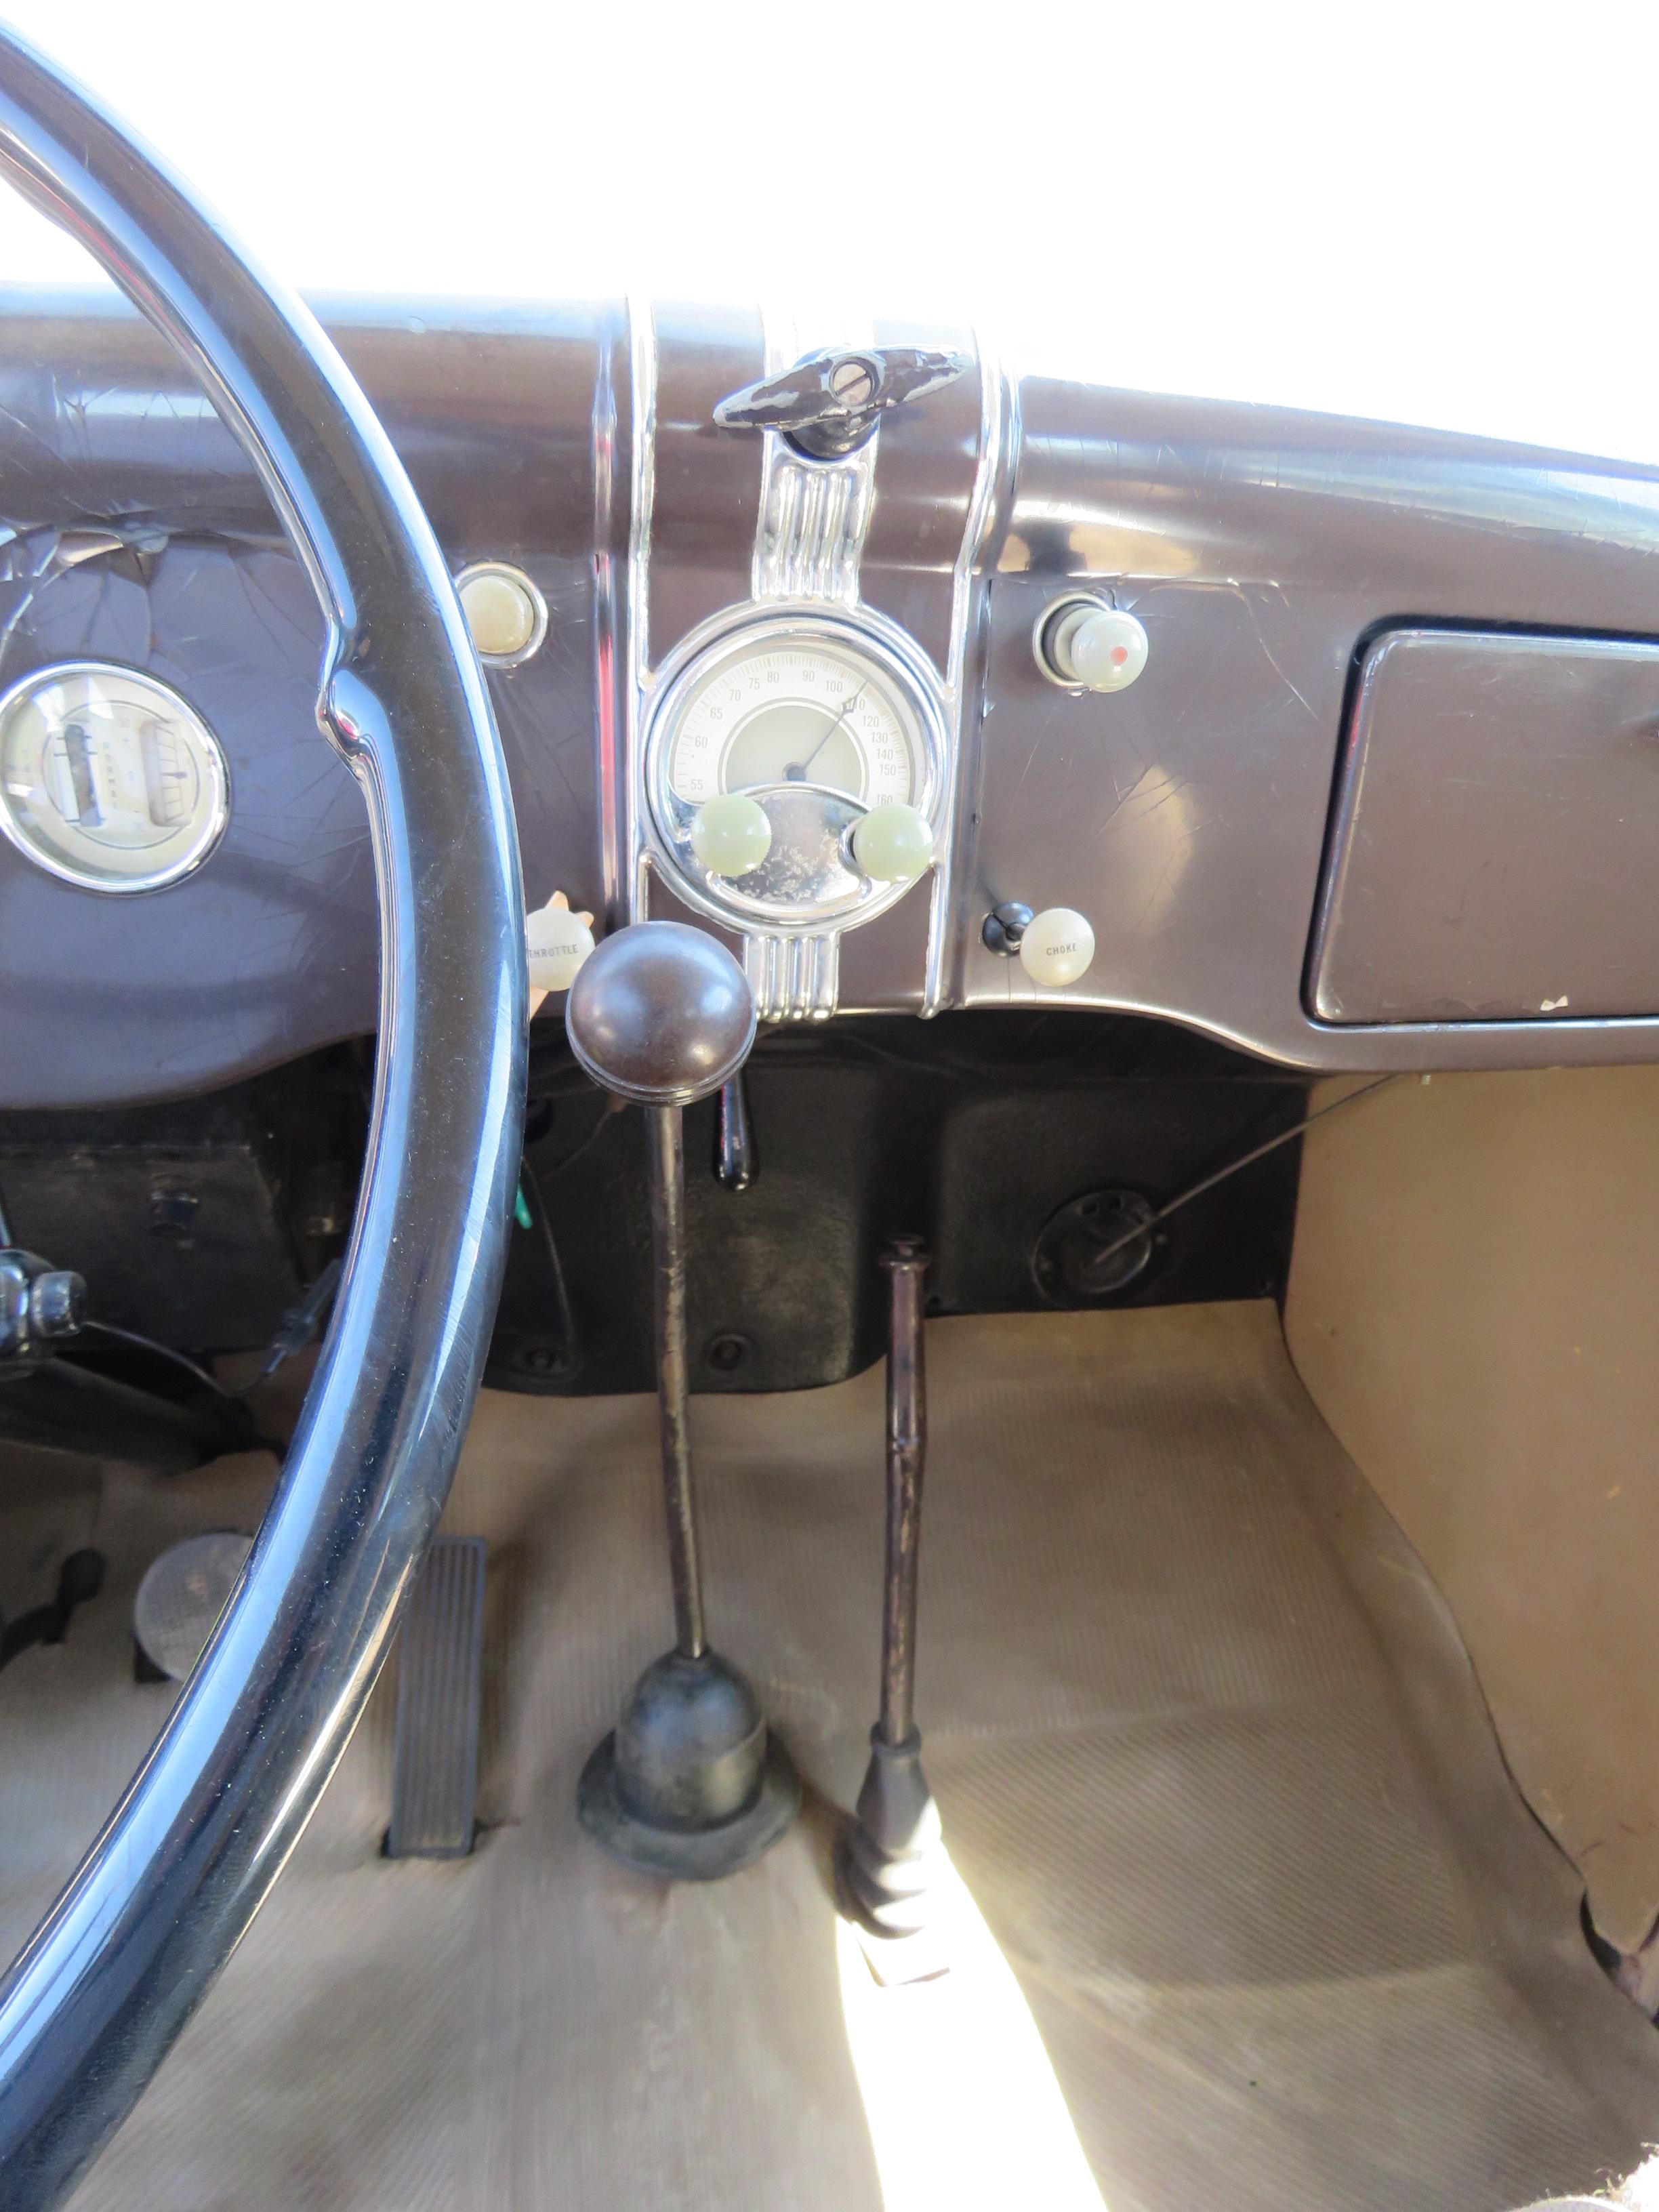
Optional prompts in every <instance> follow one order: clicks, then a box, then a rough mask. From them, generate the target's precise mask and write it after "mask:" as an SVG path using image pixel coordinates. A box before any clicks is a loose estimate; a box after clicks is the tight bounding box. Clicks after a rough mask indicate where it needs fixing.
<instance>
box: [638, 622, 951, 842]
mask: <svg viewBox="0 0 1659 2212" xmlns="http://www.w3.org/2000/svg"><path fill="white" fill-rule="evenodd" d="M921 750H922V746H921V732H920V729H919V727H918V726H917V719H916V715H915V710H914V708H912V707H911V706H910V705H909V703H908V701H907V700H906V699H905V697H904V696H903V694H902V692H901V690H899V688H898V685H897V684H896V683H895V681H894V680H893V678H892V677H891V676H890V674H889V673H888V672H887V671H886V670H884V668H882V667H881V666H880V665H878V663H876V662H875V661H873V660H872V659H869V658H868V657H867V656H866V655H865V654H863V653H859V652H856V651H854V650H853V649H852V648H850V647H843V646H842V645H839V644H836V643H832V642H829V641H823V640H821V639H817V638H814V637H811V636H810V635H809V636H806V637H784V638H779V639H776V640H775V641H769V640H766V639H760V640H757V641H754V642H752V643H751V644H750V645H749V646H748V647H747V649H746V650H745V649H744V648H743V647H739V648H738V650H737V651H735V652H733V653H730V654H729V655H726V656H724V657H722V659H720V660H719V661H718V662H716V663H715V665H714V666H712V667H710V668H708V669H707V670H705V671H703V672H702V674H701V675H700V676H699V678H697V680H696V682H695V683H694V684H692V685H691V686H690V689H689V690H688V691H687V693H686V695H685V697H684V703H683V704H682V705H681V707H680V708H679V712H678V717H677V720H676V728H675V733H674V739H673V752H672V760H671V765H670V769H669V776H670V781H671V784H672V787H673V789H674V791H675V793H676V794H677V796H678V797H679V798H681V799H684V800H686V801H687V802H688V803H690V804H691V805H696V803H697V802H698V801H700V800H702V799H711V798H713V797H714V793H716V792H732V791H738V792H754V791H763V790H766V789H769V788H770V787H775V786H777V785H780V784H814V785H817V787H819V788H821V789H823V790H826V791H832V792H836V793H840V794H841V795H842V797H844V798H848V799H857V800H859V801H860V803H861V804H862V805H864V806H866V807H871V806H877V805H882V804H884V803H886V802H890V801H894V800H898V801H902V803H904V804H905V805H909V804H911V803H912V802H913V801H914V799H915V793H916V787H917V784H918V781H920V762H921Z"/></svg>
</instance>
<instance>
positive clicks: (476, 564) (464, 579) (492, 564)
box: [455, 559, 547, 668]
mask: <svg viewBox="0 0 1659 2212" xmlns="http://www.w3.org/2000/svg"><path fill="white" fill-rule="evenodd" d="M480 576H501V577H503V578H505V580H507V582H508V583H509V584H511V585H512V586H513V589H514V590H515V591H520V592H523V593H524V595H525V598H526V599H527V600H528V601H529V603H530V635H529V636H528V637H527V638H526V641H525V642H524V643H523V644H522V645H521V646H520V647H519V648H518V650H517V652H515V653H486V652H485V651H484V649H483V646H481V645H480V644H478V643H477V641H476V640H475V641H474V642H473V647H472V650H473V651H474V653H477V656H478V658H479V659H480V660H481V661H482V662H483V665H484V666H485V667H486V668H522V667H523V666H524V665H525V663H526V660H533V659H535V657H536V655H537V654H538V653H539V652H540V651H541V649H542V647H543V646H544V645H545V644H546V642H547V599H546V597H545V595H544V592H543V591H542V587H541V586H540V585H539V584H538V582H537V581H536V580H535V578H534V577H533V576H527V575H526V574H525V572H524V570H523V569H522V568H520V567H519V566H518V564H517V562H513V561H498V560H493V559H492V560H488V561H469V562H467V564H466V566H465V568H460V569H458V570H457V571H456V574H455V596H456V598H457V599H459V598H460V596H461V593H462V592H463V591H464V590H465V587H466V586H467V585H469V584H471V583H472V582H474V581H475V580H476V579H477V578H478V577H480ZM461 619H462V621H463V622H465V621H466V609H465V605H463V606H462V609H461ZM467 635H468V636H469V637H471V635H472V631H471V625H470V624H469V625H468V628H467Z"/></svg>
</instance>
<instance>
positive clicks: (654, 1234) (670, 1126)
mask: <svg viewBox="0 0 1659 2212" xmlns="http://www.w3.org/2000/svg"><path fill="white" fill-rule="evenodd" d="M645 1140H646V1146H647V1154H648V1158H649V1163H650V1176H651V1238H652V1244H653V1254H654V1258H653V1270H652V1284H653V1292H654V1304H655V1312H656V1337H657V1418H658V1423H659V1428H660V1431H661V1437H662V1496H663V1507H664V1510H665V1513H666V1515H667V1518H668V1571H669V1578H670V1580H671V1583H672V1584H673V1590H674V1648H675V1650H677V1651H678V1653H679V1655H680V1656H681V1657H682V1658H683V1659H701V1658H702V1655H703V1653H704V1652H705V1651H706V1650H708V1635H707V1632H706V1630H705V1627H704V1623H703V1610H702V1567H701V1565H700V1564H699V1560H698V1555H697V1514H696V1498H695V1496H694V1494H693V1492H692V1488H691V1384H690V1370H689V1368H688V1365H687V1356H686V1348H685V1126H684V1115H683V1114H682V1112H681V1110H680V1109H679V1108H678V1106H647V1108H646V1109H645Z"/></svg>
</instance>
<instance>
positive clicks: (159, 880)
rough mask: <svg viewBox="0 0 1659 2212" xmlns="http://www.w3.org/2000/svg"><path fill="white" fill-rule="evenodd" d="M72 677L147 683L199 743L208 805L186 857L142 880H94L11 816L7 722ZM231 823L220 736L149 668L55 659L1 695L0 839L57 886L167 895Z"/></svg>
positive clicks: (114, 893) (119, 894)
mask: <svg viewBox="0 0 1659 2212" xmlns="http://www.w3.org/2000/svg"><path fill="white" fill-rule="evenodd" d="M71 676H99V677H105V678H108V677H122V678H127V679H129V680H132V679H135V678H136V679H137V682H139V683H141V684H147V685H148V686H149V689H150V690H153V691H157V692H159V693H160V694H161V696H162V697H163V698H164V699H166V700H167V701H168V702H169V703H170V705H171V706H172V707H173V709H174V710H176V712H177V713H178V714H179V715H180V717H181V718H182V719H183V720H184V721H185V723H186V724H187V725H188V726H189V727H190V728H191V731H192V732H193V733H194V734H195V735H196V737H197V738H199V739H201V740H202V741H203V747H204V752H205V755H206V765H207V774H206V777H205V781H206V784H207V787H208V799H209V804H208V807H207V811H206V813H205V814H204V817H203V821H202V823H201V826H200V828H199V829H197V834H196V836H194V837H193V838H192V840H191V843H190V845H189V846H188V847H187V848H186V849H185V852H184V853H182V854H179V856H178V857H177V858H176V859H174V860H169V861H168V862H167V865H166V866H165V867H161V868H152V869H150V870H149V872H147V873H145V874H143V875H137V876H121V877H109V876H98V875H94V874H92V873H90V872H88V871H86V870H83V869H82V868H80V867H77V866H76V864H75V862H74V861H72V860H64V859H63V858H62V857H61V856H60V855H58V854H53V853H50V852H46V851H43V850H42V849H41V848H40V846H39V845H37V844H36V843H34V842H33V839H32V838H31V837H30V835H29V833H28V831H27V829H25V827H24V826H23V824H22V823H21V822H19V821H18V819H17V818H16V817H15V814H14V813H13V812H12V802H11V799H10V796H9V793H7V791H6V790H5V788H4V782H3V778H4V750H5V727H6V720H7V717H8V716H9V714H10V713H11V711H12V709H13V708H15V706H16V705H17V703H18V702H19V701H20V700H21V699H22V697H23V696H24V695H25V694H26V693H27V692H30V691H33V690H38V689H40V688H42V687H44V686H45V685H46V684H48V683H53V682H58V681H59V680H61V679H63V678H66V677H71ZM229 820H230V763H229V762H228V760H227V759H226V757H225V749H224V747H223V745H222V744H221V743H220V742H219V738H218V735H217V733H216V732H215V730H214V729H213V728H212V726H211V725H210V723H209V721H208V720H207V717H206V716H205V715H204V714H203V713H202V712H201V710H200V708H196V707H192V706H191V702H190V701H189V700H188V699H186V698H185V696H184V695H183V693H182V692H180V691H178V690H175V689H174V688H173V685H172V684H167V683H164V682H163V681H162V679H161V678H160V677H159V676H155V675H152V674H151V672H150V671H149V669H148V668H135V667H134V666H133V665H131V662H130V661H124V660H54V661H49V662H48V663H47V664H46V666H45V667H42V668H32V669H30V670H29V671H28V672H27V675H24V676H20V677H19V678H17V681H16V682H15V684H9V685H8V686H7V688H6V690H4V691H3V692H0V836H3V837H4V838H5V840H6V842H7V843H8V844H9V845H11V846H13V847H14V848H15V849H16V850H17V851H18V852H20V853H21V854H22V856H23V858H24V859H25V860H27V861H28V862H29V863H30V864H31V865H32V866H34V867H37V868H39V869H40V871H41V872H42V873H43V874H45V875H48V876H55V877H56V878H58V882H59V883H64V884H73V885H74V886H75V888H76V890H82V891H96V892H99V893H100V894H103V895H104V896H108V897H112V898H125V897H128V896H131V894H132V893H133V892H135V891H159V890H167V888H168V886H169V885H171V884H177V883H181V882H183V880H184V879H185V877H186V876H191V875H194V874H195V872H196V871H197V869H198V868H199V867H201V866H202V865H203V864H204V861H206V860H209V859H210V857H211V856H212V854H213V852H214V850H215V848H216V847H217V845H218V843H219V841H220V839H221V838H222V836H224V833H225V828H226V825H227V823H228V822H229Z"/></svg>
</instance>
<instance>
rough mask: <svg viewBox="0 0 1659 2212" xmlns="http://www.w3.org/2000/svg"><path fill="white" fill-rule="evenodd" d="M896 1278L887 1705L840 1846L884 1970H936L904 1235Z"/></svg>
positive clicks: (916, 1359)
mask: <svg viewBox="0 0 1659 2212" xmlns="http://www.w3.org/2000/svg"><path fill="white" fill-rule="evenodd" d="M881 1264H882V1267H884V1270H885V1271H886V1274H887V1278H888V1281H889V1283H890V1285H891V1296H892V1308H891V1322H890V1334H889V1338H888V1346H887V1563H886V1573H885V1576H884V1583H883V1596H882V1619H881V1711H880V1717H879V1718H878V1721H877V1723H876V1725H875V1727H874V1728H873V1729H872V1730H871V1731H870V1764H869V1765H868V1766H867V1767H866V1770H865V1776H864V1786H863V1787H862V1789H861V1790H860V1791H859V1799H858V1804H857V1806H856V1808H854V1814H853V1817H852V1818H851V1820H848V1823H847V1826H845V1827H844V1828H843V1829H842V1833H841V1838H840V1840H839V1842H838V1844H837V1845H836V1888H837V1891H838V1893H839V1895H840V1899H841V1903H842V1910H843V1911H845V1913H846V1914H847V1917H848V1918H849V1919H850V1920H851V1921H852V1922H853V1923H854V1926H855V1927H856V1928H857V1929H858V1930H859V1931H860V1935H861V1936H862V1937H863V1939H864V1949H865V1955H866V1958H867V1959H868V1960H869V1961H870V1964H871V1967H872V1970H873V1972H875V1973H876V1975H877V1977H878V1979H880V1980H882V1981H890V1982H906V1981H919V1980H928V1979H931V1978H933V1976H934V1975H936V1974H939V1973H941V1972H944V1971H945V1968H946V1966H948V1965H949V1959H948V1955H947V1954H946V1951H945V1946H944V1942H943V1938H942V1934H941V1930H940V1928H939V1914H938V1911H937V1905H938V1899H939V1875H940V1872H941V1861H942V1845H941V1842H940V1837H939V1808H938V1807H937V1806H936V1805H935V1803H934V1802H933V1792H932V1790H929V1788H928V1787H927V1776H926V1775H925V1774H924V1773H923V1772H922V1771H921V1731H920V1729H918V1728H917V1726H916V1716H915V1680H916V1566H917V1558H918V1547H919V1545H920V1543H921V1478H922V1470H923V1468H924V1465H925V1463H926V1461H927V1372H926V1369H925V1366H924V1364H923V1362H924V1352H923V1341H924V1340H923V1321H922V1316H923V1311H924V1308H923V1303H922V1283H923V1279H924V1278H925V1277H926V1275H927V1253H926V1252H925V1251H924V1250H923V1249H922V1246H921V1243H920V1241H919V1240H918V1239H917V1238H915V1237H898V1238H896V1240H895V1242H894V1243H893V1245H892V1247H891V1249H890V1250H888V1251H886V1252H884V1254H883V1255H882V1260H881Z"/></svg>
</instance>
